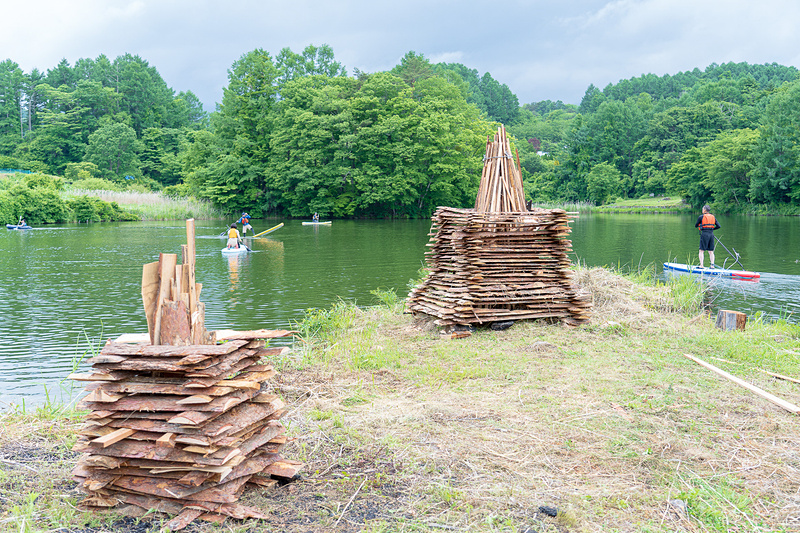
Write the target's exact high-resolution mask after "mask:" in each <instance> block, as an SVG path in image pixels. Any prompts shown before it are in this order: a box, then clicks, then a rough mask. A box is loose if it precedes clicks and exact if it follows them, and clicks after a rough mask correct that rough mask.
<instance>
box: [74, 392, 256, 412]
mask: <svg viewBox="0 0 800 533" xmlns="http://www.w3.org/2000/svg"><path fill="white" fill-rule="evenodd" d="M256 394H258V391H256V390H236V391H234V392H232V393H231V394H226V395H224V396H217V397H216V398H214V399H213V400H212V401H210V402H208V403H204V404H196V405H193V406H192V410H193V411H202V412H212V413H224V412H225V411H227V410H228V409H230V408H231V407H233V406H235V405H238V404H240V403H242V402H244V401H246V400H249V399H250V398H252V397H253V396H255V395H256ZM182 399H183V397H181V396H171V395H160V396H138V395H137V396H126V397H125V398H120V399H119V400H117V401H116V402H114V409H115V410H116V411H118V412H119V411H154V412H162V413H163V412H169V411H178V412H180V411H185V410H186V406H185V405H183V404H180V403H178V402H179V400H182ZM84 403H85V404H86V405H87V406H89V407H90V408H91V407H92V406H93V405H94V403H93V402H84ZM104 406H105V405H104V404H100V407H104Z"/></svg>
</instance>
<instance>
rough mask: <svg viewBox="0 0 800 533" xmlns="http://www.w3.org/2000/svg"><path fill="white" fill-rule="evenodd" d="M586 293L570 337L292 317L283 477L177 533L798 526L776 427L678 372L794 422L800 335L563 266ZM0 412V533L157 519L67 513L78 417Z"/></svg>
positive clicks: (403, 319)
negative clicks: (735, 324)
mask: <svg viewBox="0 0 800 533" xmlns="http://www.w3.org/2000/svg"><path fill="white" fill-rule="evenodd" d="M575 283H576V284H577V285H578V286H579V287H580V290H582V291H586V292H587V293H588V294H590V295H591V298H592V300H593V304H594V308H593V312H592V319H591V321H590V322H589V323H588V324H585V325H582V326H579V327H568V326H564V325H561V324H558V323H547V322H534V321H531V322H520V323H517V324H514V325H513V326H512V327H511V328H509V329H507V330H504V331H492V330H491V329H488V328H487V329H479V330H477V331H474V332H472V334H471V335H470V336H468V337H467V338H459V339H454V338H452V336H451V335H450V334H447V333H446V332H443V331H440V330H439V329H437V328H435V327H434V326H433V325H432V324H431V323H430V322H429V321H424V320H418V319H415V318H413V317H411V316H410V315H408V314H404V313H403V310H404V300H403V299H402V298H401V297H399V296H398V295H397V294H396V293H395V292H394V291H391V290H375V291H373V294H374V295H375V298H376V302H375V303H376V305H374V306H369V307H360V306H356V305H355V304H353V303H348V302H345V301H340V302H338V303H337V304H335V305H333V306H332V307H331V308H330V309H316V310H308V311H306V314H305V318H304V319H303V320H302V321H301V322H300V323H299V324H297V327H296V329H297V330H298V332H299V333H298V338H297V340H296V342H295V344H294V346H293V349H292V351H291V352H290V353H289V354H288V355H286V356H283V358H281V359H280V360H275V361H271V363H272V364H274V365H275V367H276V368H277V369H279V371H280V377H279V379H278V380H277V382H276V383H277V385H276V386H277V388H278V390H277V391H276V393H278V394H280V395H281V396H282V398H283V399H284V401H285V402H286V404H287V406H288V408H289V413H288V414H287V416H286V417H284V419H283V421H284V422H285V423H286V425H287V428H288V433H289V434H290V436H291V437H292V438H293V439H294V440H293V441H292V442H291V443H290V444H288V445H287V448H286V450H285V451H286V453H285V455H286V456H287V457H288V458H292V459H296V460H300V461H303V462H305V463H306V465H307V466H306V468H305V469H304V470H303V471H302V476H301V478H300V479H298V480H296V481H295V482H293V483H289V484H287V485H284V486H281V487H278V488H276V489H274V490H272V491H268V492H259V491H255V490H249V491H246V492H245V494H244V495H243V497H242V502H243V503H246V504H248V505H256V506H259V507H260V508H262V509H264V510H265V511H266V512H267V513H268V514H269V515H270V517H269V518H268V519H267V520H265V521H250V522H237V521H232V520H228V521H226V522H225V523H224V524H222V525H214V524H206V523H200V524H193V525H192V526H190V528H189V529H187V531H193V532H194V533H206V532H221V531H225V532H229V533H244V532H247V531H255V530H258V531H260V530H264V531H287V532H300V533H306V532H312V531H347V532H357V531H366V532H372V533H378V532H389V531H392V532H434V531H436V532H440V531H476V532H498V531H503V532H524V531H538V532H552V533H556V532H558V533H565V532H579V531H618V532H668V531H669V532H675V531H680V532H683V531H685V532H690V531H691V532H695V531H704V532H705V531H718V532H723V531H748V532H780V531H788V530H794V529H795V528H796V527H797V525H798V523H800V505H798V503H797V501H796V498H795V497H794V495H795V494H796V488H797V457H796V450H797V447H798V445H800V436H798V435H800V431H799V430H800V421H799V420H798V418H797V416H796V415H795V414H792V413H790V412H788V411H785V410H782V409H781V408H780V407H778V406H776V405H774V404H771V403H769V402H767V401H764V400H762V399H760V398H758V397H756V396H755V395H754V394H753V393H751V392H750V391H748V390H746V389H744V388H741V387H738V386H736V385H735V384H733V383H731V382H730V381H727V380H725V379H722V378H720V377H719V376H717V375H716V374H713V373H712V372H710V371H709V370H706V369H705V368H703V367H701V366H700V365H698V364H696V363H694V362H692V361H690V360H689V359H687V358H686V357H684V354H691V355H694V356H696V357H699V358H701V359H704V360H706V361H708V362H710V363H712V364H714V365H716V366H718V367H720V368H723V369H724V370H726V371H728V372H730V373H731V374H733V375H735V376H737V377H739V378H741V379H743V380H745V381H747V382H749V383H752V384H754V385H756V386H758V387H761V388H762V389H765V390H767V391H769V392H771V393H773V394H775V395H777V396H779V397H780V398H783V399H785V400H786V401H789V402H791V403H794V404H800V390H798V388H797V387H798V385H796V384H794V383H792V382H790V381H786V380H781V379H776V378H774V377H772V376H770V375H768V374H766V373H765V372H772V373H774V374H781V375H784V376H785V375H795V376H796V375H797V369H798V360H800V327H798V326H796V325H792V324H789V323H787V322H786V321H783V320H779V321H775V322H768V321H766V320H763V318H762V317H760V316H754V317H748V323H747V328H746V330H745V331H730V332H725V331H722V330H720V329H717V328H715V327H714V324H713V317H710V316H709V315H708V313H707V312H706V310H705V309H704V307H703V296H704V294H703V293H704V291H703V289H702V287H701V286H700V285H699V284H698V283H697V282H696V280H694V279H692V278H689V277H680V278H676V280H674V281H672V282H668V283H664V282H660V281H658V280H657V278H656V277H655V274H654V271H653V270H652V269H645V270H642V271H639V272H634V273H630V274H627V275H621V274H619V273H615V272H611V271H609V270H606V269H602V268H592V269H587V268H583V267H579V266H578V267H575ZM64 408H65V406H57V405H53V404H48V405H47V406H45V407H40V408H38V409H36V410H34V411H28V412H24V411H23V410H21V409H16V410H15V409H10V410H8V411H7V412H5V413H4V414H2V415H0V420H1V421H2V426H0V427H1V428H2V429H0V458H2V462H0V502H2V503H0V505H2V509H3V513H2V515H0V524H2V527H1V528H2V529H6V530H13V531H20V532H38V531H58V530H61V531H69V532H71V533H97V532H100V531H102V532H109V533H115V532H120V533H122V532H125V533H137V532H151V531H152V532H155V531H159V530H160V528H161V527H162V525H163V524H164V523H166V520H162V518H163V517H160V516H158V515H154V514H152V515H148V516H145V517H130V516H126V515H125V514H124V512H118V511H114V512H111V513H107V514H88V513H83V512H81V511H79V510H77V508H76V505H77V503H78V502H79V501H80V499H81V495H80V493H79V492H78V491H77V489H76V485H75V482H73V481H72V480H71V476H70V470H71V468H72V467H73V466H74V464H75V461H76V460H77V454H75V453H74V452H72V451H70V450H71V447H72V445H73V444H74V442H75V440H76V431H77V429H78V428H79V426H80V424H81V416H82V413H78V412H75V411H71V410H68V409H67V410H64Z"/></svg>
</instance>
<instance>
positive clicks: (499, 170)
mask: <svg viewBox="0 0 800 533" xmlns="http://www.w3.org/2000/svg"><path fill="white" fill-rule="evenodd" d="M515 155H516V164H515V161H514V158H513V157H512V156H511V144H510V143H509V141H508V137H507V136H506V129H505V127H504V126H502V125H501V126H500V127H499V128H498V129H497V133H496V134H495V136H494V138H492V137H491V136H489V138H488V139H487V140H486V155H484V156H483V172H482V174H481V183H480V186H479V188H478V196H477V197H476V198H475V211H478V212H479V213H506V212H512V213H514V212H520V211H525V209H526V204H525V191H524V190H523V188H522V174H521V173H520V170H519V153H518V152H516V151H515Z"/></svg>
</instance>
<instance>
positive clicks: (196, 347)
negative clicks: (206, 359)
mask: <svg viewBox="0 0 800 533" xmlns="http://www.w3.org/2000/svg"><path fill="white" fill-rule="evenodd" d="M247 342H248V341H247V340H244V339H243V340H232V341H230V342H226V343H224V344H192V345H188V346H150V345H138V344H134V345H132V344H121V343H110V344H106V345H105V346H104V347H103V349H102V350H101V351H100V353H101V354H104V355H105V354H109V355H125V356H132V355H140V356H145V357H150V356H152V357H179V356H180V357H185V356H187V355H192V354H205V355H225V354H228V353H231V352H233V351H235V350H238V349H239V348H241V347H242V346H244V345H245V344H247Z"/></svg>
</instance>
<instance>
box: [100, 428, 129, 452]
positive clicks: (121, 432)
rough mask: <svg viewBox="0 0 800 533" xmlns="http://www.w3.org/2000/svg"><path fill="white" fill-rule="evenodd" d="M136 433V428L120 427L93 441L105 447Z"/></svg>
mask: <svg viewBox="0 0 800 533" xmlns="http://www.w3.org/2000/svg"><path fill="white" fill-rule="evenodd" d="M134 433H136V430H134V429H127V428H120V429H118V430H116V431H112V432H111V433H109V434H108V435H104V436H102V437H98V438H96V439H93V440H92V443H93V444H99V445H101V446H102V447H103V448H107V447H108V446H111V445H112V444H114V443H117V442H119V441H121V440H123V439H126V438H128V437H130V436H131V435H133V434H134Z"/></svg>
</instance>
